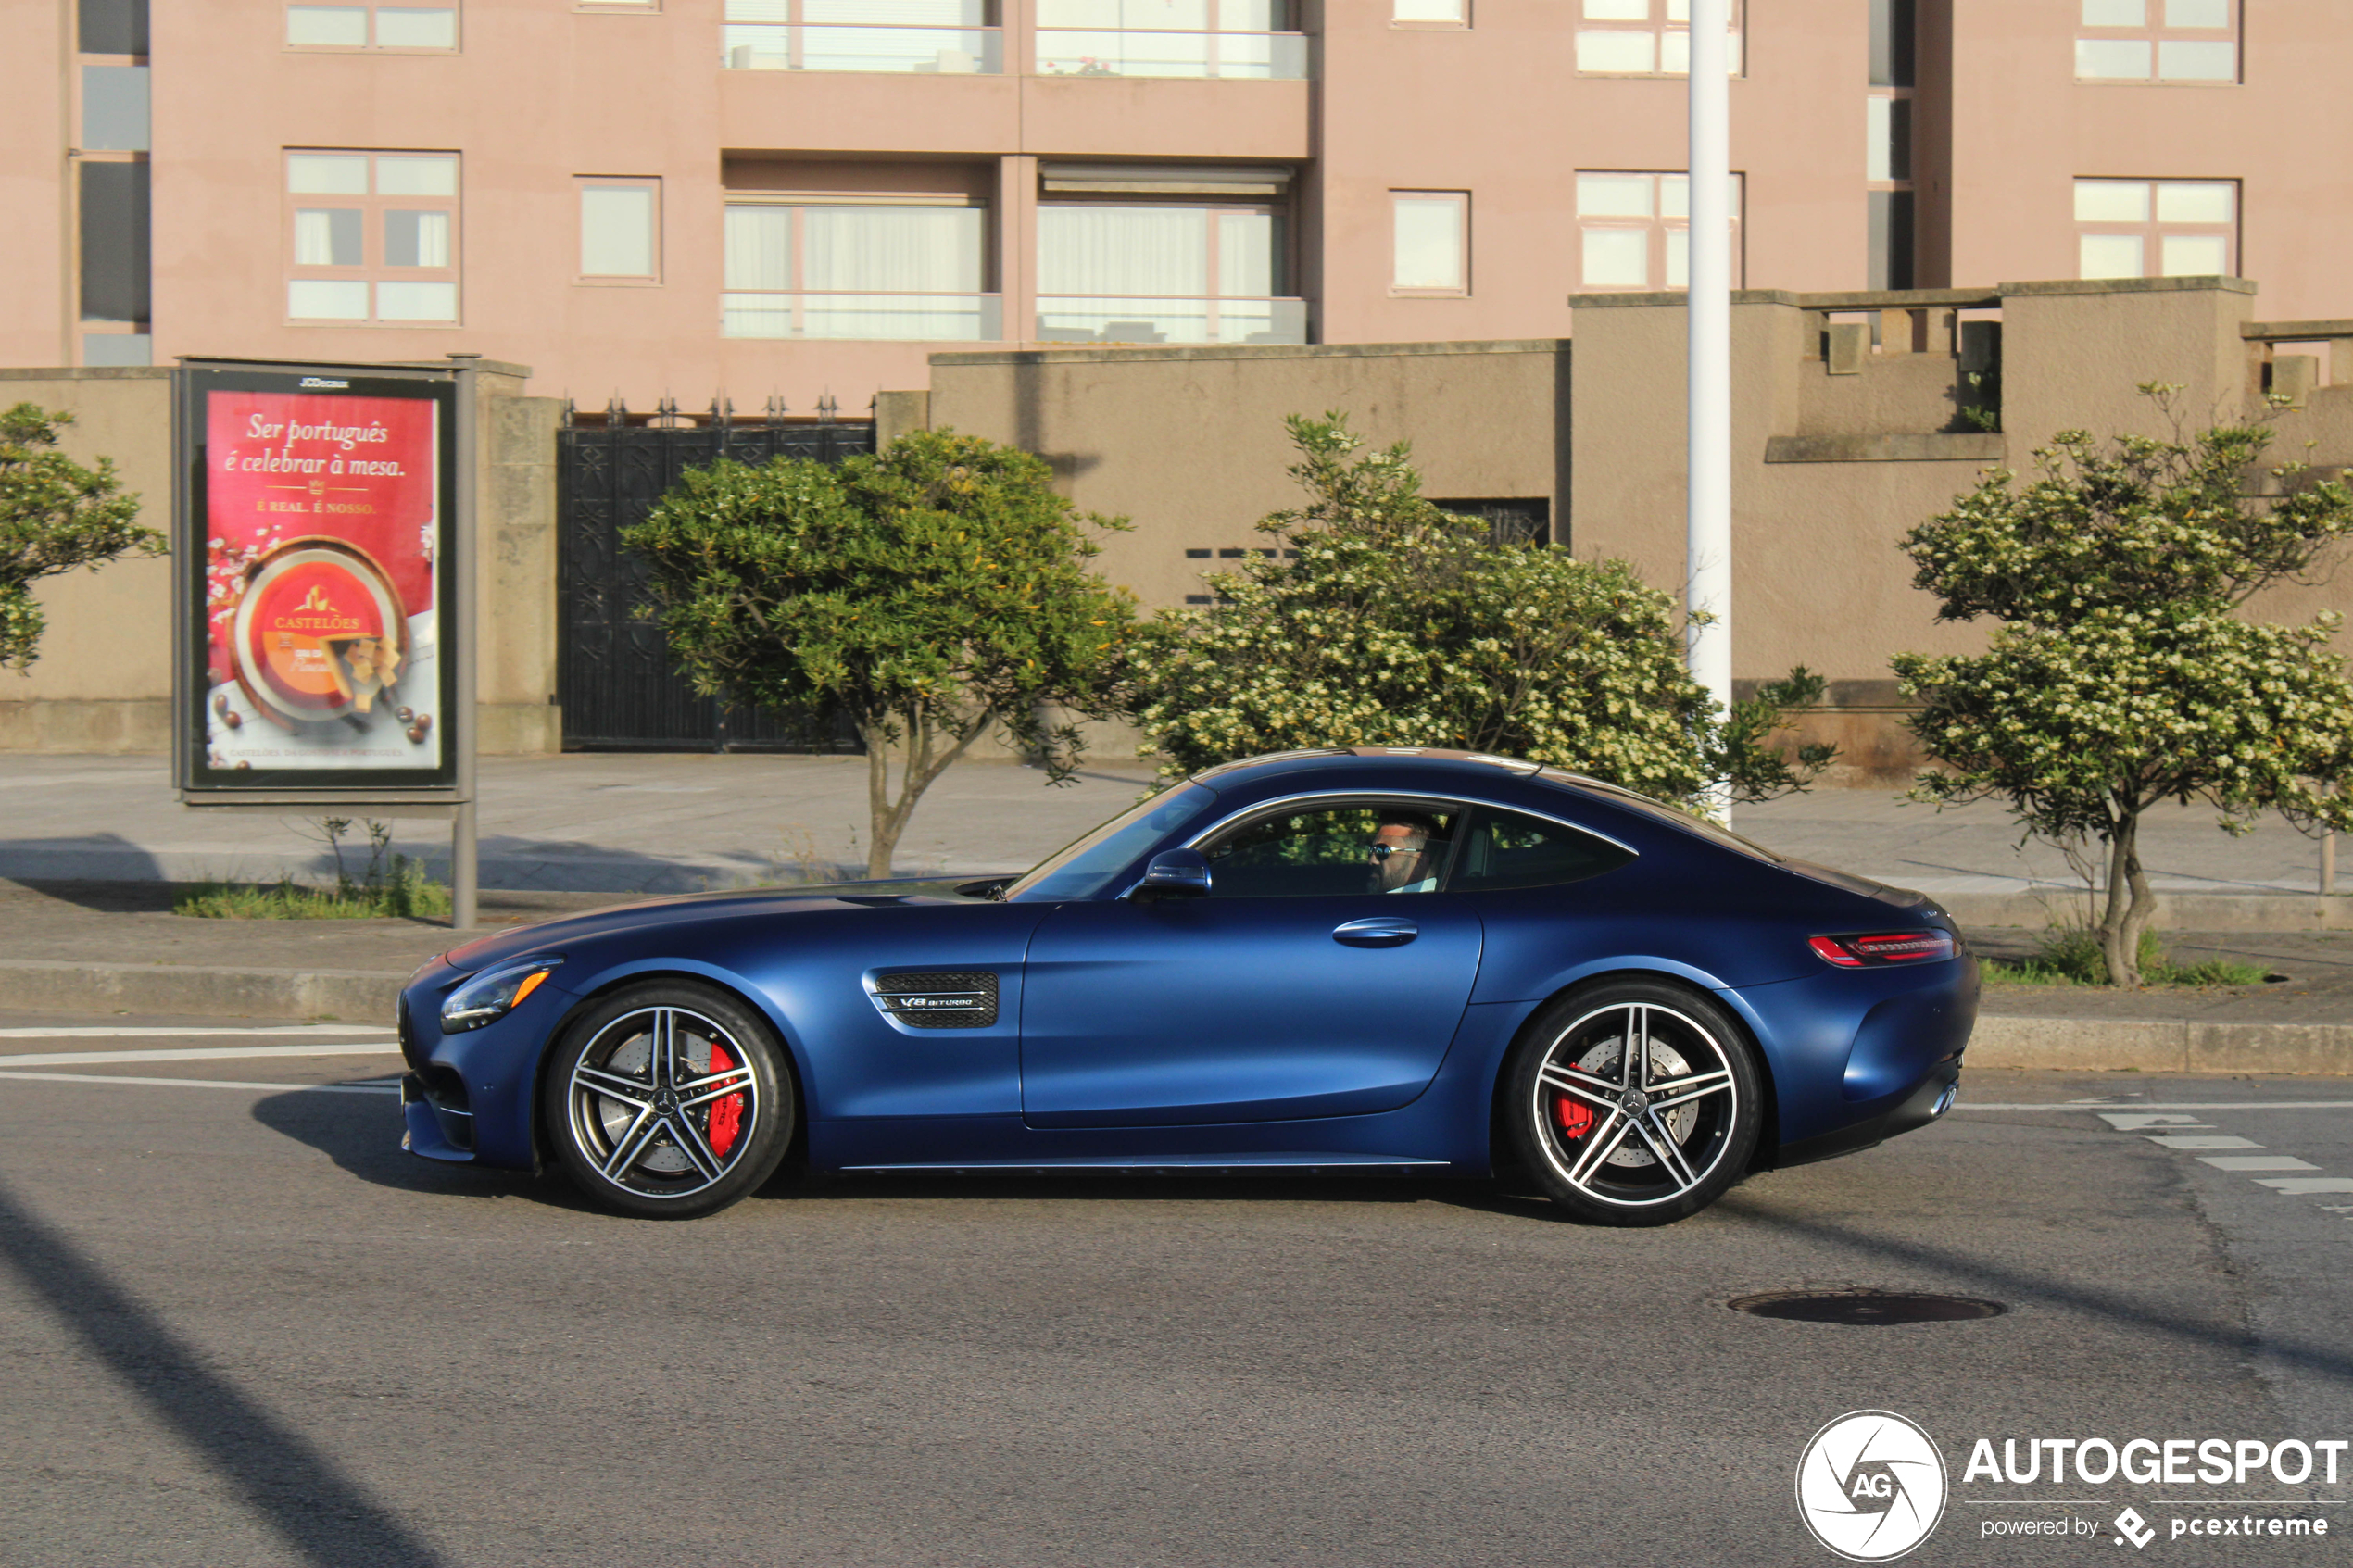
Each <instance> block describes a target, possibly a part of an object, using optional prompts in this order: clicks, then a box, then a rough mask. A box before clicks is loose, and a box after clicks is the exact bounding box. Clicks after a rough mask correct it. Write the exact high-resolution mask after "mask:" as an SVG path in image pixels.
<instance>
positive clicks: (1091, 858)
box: [1002, 784, 1217, 903]
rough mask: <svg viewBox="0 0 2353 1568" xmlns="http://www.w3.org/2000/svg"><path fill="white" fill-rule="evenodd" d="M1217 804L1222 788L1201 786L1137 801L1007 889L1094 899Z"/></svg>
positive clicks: (1018, 896)
mask: <svg viewBox="0 0 2353 1568" xmlns="http://www.w3.org/2000/svg"><path fill="white" fill-rule="evenodd" d="M1216 802H1217V792H1216V791H1215V790H1214V789H1209V788H1205V787H1204V786H1202V785H1201V784H1179V785H1178V786H1177V787H1176V788H1175V789H1172V790H1168V791H1166V792H1165V793H1164V794H1160V795H1155V796H1152V797H1150V798H1148V799H1144V800H1139V801H1138V802H1137V803H1136V804H1135V805H1133V806H1131V807H1129V808H1128V809H1126V810H1125V811H1122V812H1121V813H1120V814H1119V815H1118V816H1116V817H1114V818H1113V819H1112V820H1111V821H1110V822H1105V823H1104V824H1103V825H1102V826H1101V827H1099V828H1097V829H1096V830H1095V831H1094V832H1092V833H1090V834H1088V835H1087V836H1086V837H1084V838H1082V839H1079V840H1078V841H1076V843H1073V844H1068V845H1064V846H1063V847H1062V848H1060V849H1058V850H1056V851H1055V852H1054V853H1052V854H1051V855H1049V856H1047V857H1046V858H1045V859H1042V860H1040V861H1038V864H1037V865H1036V866H1035V867H1033V868H1031V870H1030V871H1029V872H1027V873H1026V875H1024V876H1023V877H1022V879H1021V880H1020V881H1018V882H1016V883H1014V884H1012V885H1011V886H1009V887H1007V888H1006V889H1005V891H1004V893H1003V895H1002V897H1005V898H1006V899H1008V900H1020V901H1025V902H1029V903H1043V902H1046V901H1047V900H1049V899H1061V898H1092V897H1094V896H1095V895H1096V894H1098V893H1101V891H1102V890H1103V888H1104V887H1105V885H1107V884H1109V883H1110V881H1111V879H1112V878H1113V877H1115V876H1117V875H1118V874H1119V873H1120V872H1123V871H1125V870H1126V869H1127V867H1129V866H1131V865H1133V864H1134V863H1135V860H1136V857H1137V856H1139V855H1140V854H1142V853H1143V852H1144V851H1145V850H1146V849H1147V848H1149V847H1151V846H1152V845H1153V844H1156V843H1158V842H1159V841H1160V840H1161V839H1163V838H1165V837H1166V836H1167V835H1168V834H1172V833H1175V832H1176V830H1177V829H1178V828H1181V827H1183V826H1184V825H1185V824H1186V823H1187V822H1191V821H1193V820H1194V819H1195V818H1197V817H1199V816H1200V815H1201V814H1202V812H1204V811H1206V810H1208V809H1210V807H1212V806H1214V805H1215V804H1216Z"/></svg>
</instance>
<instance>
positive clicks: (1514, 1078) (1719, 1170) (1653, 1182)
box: [1504, 980, 1763, 1225]
mask: <svg viewBox="0 0 2353 1568" xmlns="http://www.w3.org/2000/svg"><path fill="white" fill-rule="evenodd" d="M1505 1084H1506V1087H1505V1115H1504V1134H1505V1137H1506V1140H1507V1142H1508V1144H1509V1146H1510V1152H1511V1153H1513V1154H1515V1155H1516V1156H1517V1157H1518V1160H1519V1161H1520V1163H1521V1164H1522V1165H1523V1166H1524V1167H1525V1168H1526V1169H1527V1171H1528V1173H1529V1174H1530V1175H1531V1176H1532V1177H1533V1178H1534V1179H1535V1181H1536V1183H1537V1184H1538V1185H1539V1186H1541V1188H1542V1189H1543V1191H1544V1194H1545V1196H1547V1197H1548V1198H1551V1199H1552V1200H1553V1201H1554V1203H1556V1204H1558V1205H1559V1206H1560V1207H1561V1208H1563V1209H1565V1210H1567V1211H1568V1212H1570V1213H1571V1214H1574V1215H1575V1216H1577V1217H1578V1218H1579V1219H1580V1220H1584V1221H1587V1222H1589V1223H1594V1224H1604V1225H1664V1224H1669V1223H1673V1222H1674V1221H1677V1220H1680V1219H1683V1218H1686V1217H1687V1216H1689V1215H1692V1214H1696V1213H1698V1212H1699V1211H1700V1210H1702V1209H1705V1208H1706V1207H1707V1206H1708V1205H1709V1204H1711V1203H1713V1202H1715V1201H1716V1199H1717V1198H1720V1197H1722V1196H1723V1194H1724V1193H1725V1192H1726V1191H1727V1190H1728V1189H1729V1188H1730V1186H1731V1185H1732V1184H1733V1183H1734V1182H1736V1181H1738V1180H1739V1179H1740V1177H1741V1174H1742V1173H1743V1172H1744V1171H1745V1170H1747V1168H1748V1161H1749V1158H1750V1156H1751V1155H1752V1154H1753V1153H1754V1152H1755V1148H1756V1138H1757V1132H1758V1123H1759V1118H1760V1116H1761V1115H1762V1106H1763V1099H1762V1097H1761V1096H1760V1095H1759V1093H1758V1089H1757V1080H1756V1067H1755V1059H1754V1057H1753V1056H1752V1055H1751V1054H1750V1051H1749V1047H1748V1045H1747V1042H1746V1040H1745V1038H1744V1037H1743V1034H1742V1031H1741V1028H1740V1025H1739V1024H1738V1023H1737V1022H1734V1021H1733V1019H1732V1017H1731V1015H1730V1013H1728V1012H1726V1011H1725V1010H1724V1009H1723V1008H1721V1007H1719V1006H1718V1005H1717V1004H1716V1003H1714V1002H1712V1001H1710V1000H1708V999H1707V998H1706V997H1703V996H1701V995H1700V994H1699V993H1697V992H1695V991H1688V990H1685V989H1683V988H1682V987H1680V986H1678V985H1667V984H1666V983H1663V982H1658V981H1649V980H1621V981H1611V982H1607V983H1604V984H1603V985H1596V986H1592V987H1590V988H1588V989H1585V990H1582V991H1579V992H1576V993H1574V994H1572V995H1570V996H1567V997H1562V998H1561V999H1560V1000H1558V1001H1556V1002H1554V1003H1553V1004H1552V1005H1551V1006H1549V1007H1547V1008H1546V1009H1544V1010H1542V1011H1541V1012H1540V1013H1539V1014H1538V1015H1537V1016H1536V1018H1535V1019H1534V1020H1533V1021H1531V1022H1530V1023H1529V1026H1528V1029H1527V1031H1526V1032H1525V1033H1524V1034H1523V1035H1522V1036H1521V1038H1520V1042H1519V1045H1518V1046H1517V1047H1516V1049H1515V1051H1514V1054H1513V1057H1512V1062H1511V1066H1510V1067H1509V1069H1507V1071H1506V1074H1505Z"/></svg>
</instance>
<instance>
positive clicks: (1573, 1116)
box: [1553, 1095, 1593, 1138]
mask: <svg viewBox="0 0 2353 1568" xmlns="http://www.w3.org/2000/svg"><path fill="white" fill-rule="evenodd" d="M1553 1114H1554V1115H1555V1116H1558V1117H1559V1118H1560V1123H1561V1136H1562V1137H1565V1138H1581V1137H1583V1136H1584V1135H1586V1134H1587V1133H1590V1132H1592V1130H1593V1110H1592V1107H1591V1106H1589V1105H1587V1104H1586V1103H1585V1102H1584V1101H1582V1100H1577V1099H1571V1098H1569V1097H1568V1096H1567V1095H1561V1096H1558V1097H1556V1098H1554V1101H1553Z"/></svg>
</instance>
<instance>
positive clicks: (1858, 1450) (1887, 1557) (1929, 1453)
mask: <svg viewBox="0 0 2353 1568" xmlns="http://www.w3.org/2000/svg"><path fill="white" fill-rule="evenodd" d="M1944 1494H1945V1475H1944V1455H1943V1454H1941V1453H1939V1452H1938V1451H1937V1449H1936V1443H1935V1440H1934V1439H1933V1438H1931V1437H1930V1436H1929V1435H1928V1434H1927V1433H1926V1432H1924V1431H1922V1430H1921V1429H1920V1427H1919V1424H1916V1423H1914V1422H1910V1421H1907V1420H1906V1419H1905V1418H1904V1417H1902V1416H1900V1415H1897V1414H1895V1413H1894V1411H1849V1412H1848V1413H1847V1414H1845V1415H1842V1416H1840V1417H1839V1418H1838V1419H1837V1420H1836V1421H1833V1422H1831V1423H1830V1424H1828V1425H1826V1426H1824V1427H1823V1428H1822V1429H1821V1430H1820V1431H1818V1432H1817V1433H1815V1434H1814V1436H1813V1439H1812V1441H1810V1442H1808V1443H1807V1444H1806V1452H1805V1453H1804V1454H1803V1455H1802V1456H1800V1458H1799V1459H1798V1461H1797V1512H1798V1516H1799V1517H1800V1518H1802V1519H1804V1520H1805V1521H1806V1528H1807V1529H1808V1530H1810V1531H1812V1532H1813V1533H1814V1538H1815V1539H1816V1540H1818V1541H1819V1542H1821V1543H1822V1544H1823V1545H1824V1546H1826V1547H1828V1548H1829V1549H1831V1550H1832V1551H1834V1552H1836V1553H1837V1554H1838V1555H1839V1556H1841V1557H1843V1558H1845V1559H1847V1560H1848V1561H1849V1562H1890V1561H1892V1560H1894V1559H1895V1558H1898V1557H1901V1556H1903V1555H1904V1554H1905V1553H1906V1552H1907V1551H1909V1550H1911V1549H1913V1548H1914V1547H1916V1546H1918V1545H1919V1544H1920V1543H1921V1542H1922V1541H1924V1540H1926V1539H1928V1537H1929V1536H1930V1534H1931V1532H1932V1531H1934V1530H1935V1528H1936V1522H1937V1521H1938V1520H1940V1519H1942V1518H1943V1517H1944Z"/></svg>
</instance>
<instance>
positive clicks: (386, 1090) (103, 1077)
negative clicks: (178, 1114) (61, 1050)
mask: <svg viewBox="0 0 2353 1568" xmlns="http://www.w3.org/2000/svg"><path fill="white" fill-rule="evenodd" d="M0 1078H19V1079H23V1080H25V1081H26V1082H28V1083H41V1084H138V1085H147V1086H150V1087H154V1086H165V1087H170V1088H175V1089H182V1088H185V1089H267V1090H269V1091H271V1093H273V1094H286V1093H293V1092H296V1091H300V1092H302V1093H315V1094H322V1095H396V1094H398V1093H399V1092H400V1086H399V1085H397V1084H245V1083H238V1082H235V1081H233V1080H231V1079H228V1078H125V1077H118V1076H116V1075H115V1074H113V1073H0Z"/></svg>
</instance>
